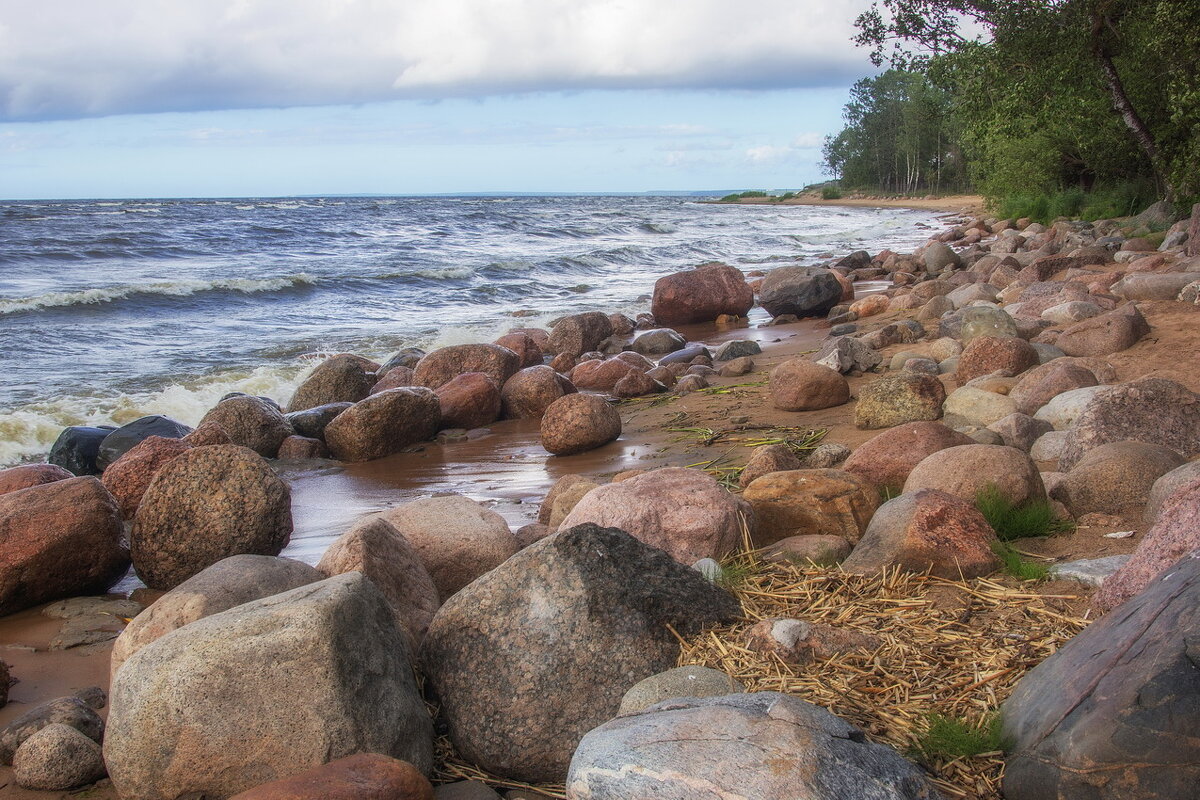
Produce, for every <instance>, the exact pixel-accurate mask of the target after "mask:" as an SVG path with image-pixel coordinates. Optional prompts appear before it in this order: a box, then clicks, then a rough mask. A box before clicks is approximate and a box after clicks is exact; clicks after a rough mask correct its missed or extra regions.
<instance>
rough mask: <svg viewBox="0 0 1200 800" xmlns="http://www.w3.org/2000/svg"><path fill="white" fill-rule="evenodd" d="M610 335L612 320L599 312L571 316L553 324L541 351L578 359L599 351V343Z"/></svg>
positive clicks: (611, 332)
mask: <svg viewBox="0 0 1200 800" xmlns="http://www.w3.org/2000/svg"><path fill="white" fill-rule="evenodd" d="M612 334H613V326H612V320H610V319H609V318H608V317H607V316H605V315H604V314H601V313H600V312H599V311H588V312H585V313H583V314H573V315H571V316H569V317H563V318H562V319H560V320H559V321H558V322H556V323H555V324H554V327H553V328H552V329H551V331H550V339H549V340H548V341H547V342H546V346H545V347H544V348H542V349H544V350H545V351H546V352H547V353H550V354H552V355H561V354H562V353H566V354H567V355H569V356H574V357H575V358H578V357H579V356H581V355H583V354H584V353H588V352H591V351H593V350H597V349H599V347H600V343H601V342H603V341H604V340H605V339H607V338H608V337H609V336H612Z"/></svg>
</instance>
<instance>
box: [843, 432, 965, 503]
mask: <svg viewBox="0 0 1200 800" xmlns="http://www.w3.org/2000/svg"><path fill="white" fill-rule="evenodd" d="M964 444H975V440H974V439H972V438H971V437H970V436H967V435H966V434H965V433H959V432H958V431H956V430H954V429H953V428H947V427H946V426H945V425H943V424H942V423H940V422H909V423H906V424H904V425H897V426H896V427H894V428H891V429H889V430H886V431H883V432H882V433H878V434H876V435H875V436H873V437H871V438H870V439H868V440H867V441H865V442H863V443H862V444H860V445H859V446H858V447H857V448H856V449H855V450H854V452H853V453H851V454H850V457H849V458H847V459H846V463H845V464H843V465H842V469H844V470H846V472H852V473H854V474H855V475H858V476H860V477H862V478H864V479H865V480H868V481H870V482H871V483H873V484H875V485H876V486H881V487H882V486H886V487H888V488H891V489H896V490H899V489H900V487H902V486H904V482H905V481H906V480H908V474H909V473H910V472H912V471H913V467H915V466H916V465H917V464H919V463H921V461H923V460H924V459H925V457H926V456H929V455H932V454H933V453H936V452H937V451H939V450H945V449H946V448H947V447H957V446H959V445H964Z"/></svg>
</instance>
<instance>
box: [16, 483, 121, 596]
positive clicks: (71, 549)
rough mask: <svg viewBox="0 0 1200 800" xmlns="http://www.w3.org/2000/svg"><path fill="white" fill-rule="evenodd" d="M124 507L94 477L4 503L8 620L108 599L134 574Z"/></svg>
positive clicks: (55, 485)
mask: <svg viewBox="0 0 1200 800" xmlns="http://www.w3.org/2000/svg"><path fill="white" fill-rule="evenodd" d="M123 534H124V528H123V526H122V524H121V511H120V509H119V508H118V506H117V501H116V500H115V499H114V498H113V496H112V495H111V494H109V492H108V490H107V489H105V488H104V486H103V485H102V484H101V483H100V481H99V480H98V479H96V478H94V477H91V476H88V477H81V478H68V479H65V480H61V481H54V482H53V483H45V484H41V485H39V486H31V487H29V488H28V489H20V490H18V491H15V492H9V493H7V494H3V495H0V615H7V614H13V613H16V612H17V611H21V610H22V609H25V608H29V607H31V606H35V605H37V604H39V603H45V602H47V601H49V600H55V599H58V598H60V597H71V596H74V595H82V594H101V593H103V592H104V591H105V590H107V589H108V588H109V587H110V586H112V585H113V584H114V583H116V582H117V581H118V580H119V579H120V578H121V576H122V575H123V574H124V573H125V570H126V569H127V568H128V566H129V551H128V550H127V549H126V546H125V543H124V542H123V541H122V539H123Z"/></svg>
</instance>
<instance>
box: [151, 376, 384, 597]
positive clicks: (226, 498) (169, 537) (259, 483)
mask: <svg viewBox="0 0 1200 800" xmlns="http://www.w3.org/2000/svg"><path fill="white" fill-rule="evenodd" d="M397 391H398V390H397ZM226 402H229V401H226ZM291 533H292V511H291V491H290V489H289V488H288V485H287V484H286V483H284V482H283V481H282V480H280V479H279V478H278V477H276V475H275V473H274V472H272V471H271V467H270V466H269V465H268V464H267V463H266V461H264V460H263V459H262V458H261V457H260V456H258V455H256V454H255V453H254V452H253V451H251V450H248V449H246V448H244V447H238V446H236V445H228V444H227V445H214V446H212V447H197V448H194V449H192V450H189V451H188V452H186V453H183V454H182V455H180V456H177V457H176V458H175V459H173V460H172V461H170V462H169V463H168V464H167V465H166V466H164V467H163V468H162V469H160V470H159V472H158V474H157V475H156V476H155V478H154V481H153V482H151V484H150V487H149V488H148V489H146V493H145V494H144V495H143V496H142V502H141V505H139V506H138V511H137V514H136V516H134V519H133V529H132V530H131V532H130V535H129V539H130V554H131V556H132V558H133V566H134V569H136V570H137V573H138V577H140V578H141V579H142V580H143V581H145V583H146V585H147V586H150V587H151V588H154V589H171V588H174V587H175V586H178V585H179V584H180V583H183V581H185V580H187V579H188V578H190V577H192V576H193V575H195V574H196V573H198V572H200V571H201V570H202V569H204V568H205V567H209V566H211V565H213V564H215V563H217V562H218V561H220V560H221V559H223V558H228V557H229V556H233V555H238V554H241V553H251V554H257V555H271V556H273V555H277V554H278V553H279V551H280V550H282V549H283V547H284V545H286V544H287V543H288V540H289V539H290V537H291Z"/></svg>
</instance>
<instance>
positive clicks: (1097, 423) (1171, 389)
mask: <svg viewBox="0 0 1200 800" xmlns="http://www.w3.org/2000/svg"><path fill="white" fill-rule="evenodd" d="M1124 439H1131V440H1133V441H1137V442H1150V443H1151V444H1161V445H1164V446H1166V447H1169V448H1171V449H1172V450H1174V451H1176V452H1177V453H1179V454H1181V455H1182V456H1183V457H1184V458H1188V459H1191V458H1195V457H1196V456H1198V455H1200V395H1197V394H1196V393H1194V392H1192V391H1189V390H1188V389H1187V388H1186V387H1184V386H1183V385H1181V384H1178V383H1176V382H1175V381H1169V380H1166V379H1164V378H1140V379H1138V380H1135V381H1129V382H1128V383H1123V384H1120V385H1119V386H1113V387H1109V388H1107V389H1106V390H1105V391H1104V392H1103V393H1101V394H1098V395H1097V396H1096V397H1094V398H1093V399H1092V401H1091V402H1090V403H1088V404H1087V406H1086V407H1085V408H1084V410H1083V412H1082V413H1081V414H1080V415H1079V418H1078V419H1076V420H1075V424H1074V426H1073V427H1072V428H1071V435H1070V437H1069V438H1068V439H1067V444H1066V447H1064V448H1063V454H1062V463H1061V464H1060V468H1061V469H1068V470H1069V469H1070V468H1071V467H1073V466H1074V465H1075V463H1076V462H1078V461H1079V459H1080V458H1082V457H1083V454H1084V453H1086V452H1087V451H1088V450H1091V449H1093V448H1096V447H1099V446H1100V445H1102V444H1108V443H1109V442H1119V441H1122V440H1124Z"/></svg>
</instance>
